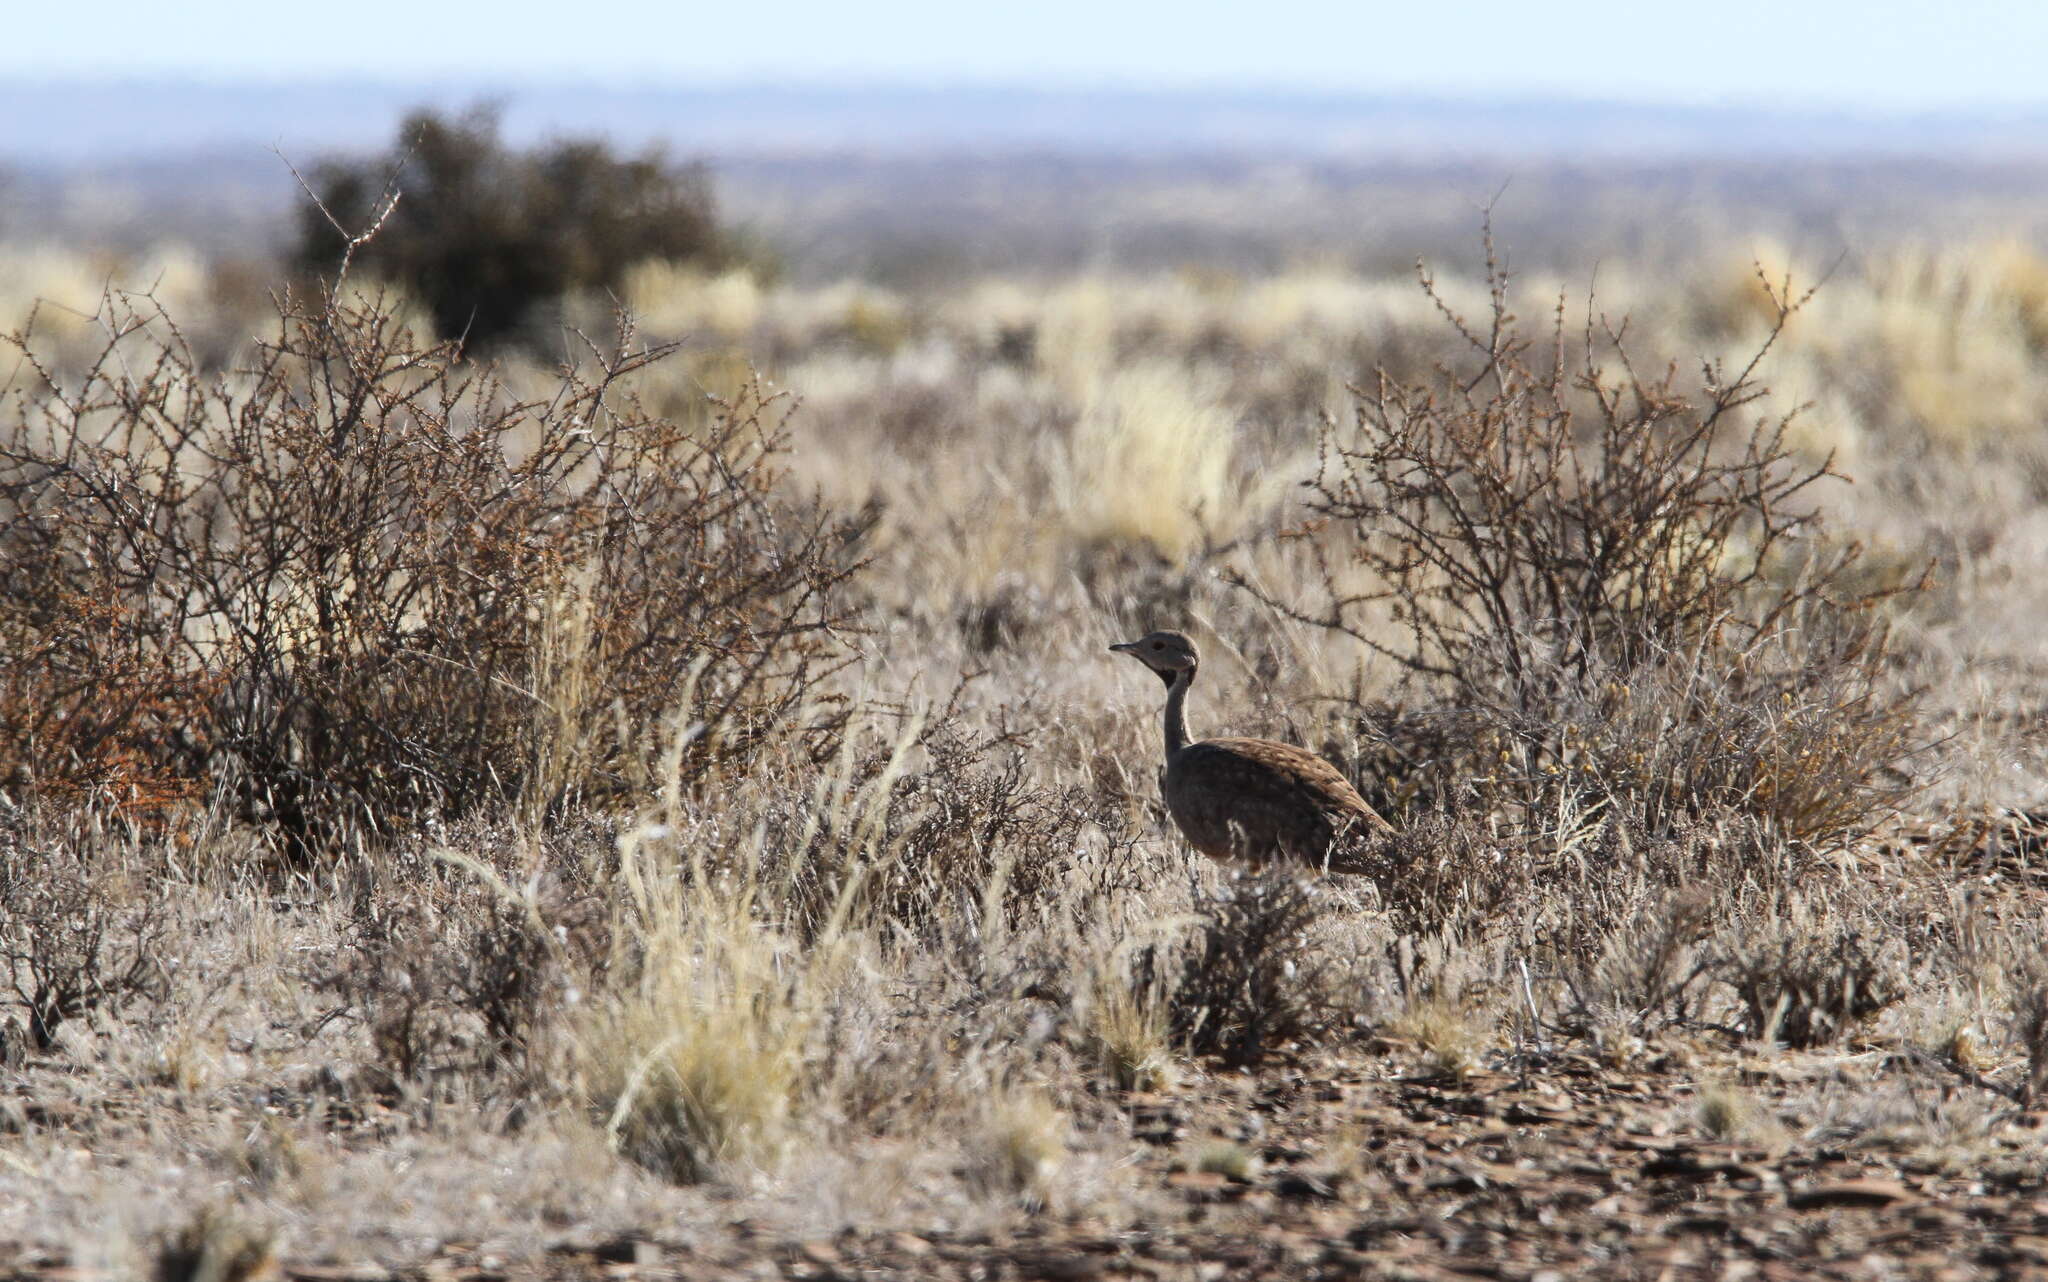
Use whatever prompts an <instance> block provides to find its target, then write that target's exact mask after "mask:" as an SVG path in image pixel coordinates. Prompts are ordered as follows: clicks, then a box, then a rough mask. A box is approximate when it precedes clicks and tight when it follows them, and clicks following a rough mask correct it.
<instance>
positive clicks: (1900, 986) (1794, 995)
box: [1717, 900, 1907, 1049]
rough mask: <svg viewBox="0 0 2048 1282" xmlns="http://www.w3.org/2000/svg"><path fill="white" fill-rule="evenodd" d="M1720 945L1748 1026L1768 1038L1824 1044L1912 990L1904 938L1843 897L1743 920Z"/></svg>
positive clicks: (1797, 1044) (1797, 904) (1724, 972)
mask: <svg viewBox="0 0 2048 1282" xmlns="http://www.w3.org/2000/svg"><path fill="white" fill-rule="evenodd" d="M1717 948H1718V951H1719V952H1720V954H1721V956H1720V970H1721V972H1722V977H1723V978H1724V979H1725V980H1726V982H1727V983H1728V984H1729V985H1730V986H1732V988H1733V989H1734V991H1735V994H1736V996H1737V998H1738V999H1739V1000H1740V1001H1741V1003H1742V1010H1743V1015H1744V1020H1745V1028H1746V1031H1747V1032H1748V1033H1749V1035H1750V1036H1752V1037H1755V1038H1758V1039H1760V1040H1763V1041H1778V1042H1782V1043H1784V1044H1785V1045H1786V1046H1790V1047H1794V1048H1798V1049H1804V1048H1808V1047H1814V1046H1824V1045H1827V1044H1828V1043H1830V1042H1834V1041H1838V1040H1840V1039H1841V1038H1843V1037H1845V1036H1847V1035H1848V1034H1849V1033H1851V1032H1853V1031H1854V1030H1855V1029H1856V1028H1857V1027H1858V1026H1859V1025H1860V1024H1862V1023H1863V1022H1864V1021H1865V1020H1867V1019H1869V1018H1870V1017H1871V1016H1874V1015H1876V1014H1877V1013H1878V1012H1880V1011H1882V1010H1884V1009H1885V1008H1886V1007H1888V1006H1890V1005H1892V1004H1893V1003H1895V1002H1897V1001H1898V1000H1899V999H1900V998H1902V997H1904V996H1905V995H1906V993H1907V978H1906V970H1905V966H1904V959H1903V956H1902V953H1903V946H1902V944H1901V943H1900V941H1899V940H1898V939H1897V938H1896V937H1895V936H1893V935H1891V934H1890V932H1887V931H1885V930H1884V929H1883V928H1882V924H1881V923H1878V922H1874V921H1872V920H1869V919H1866V918H1864V917H1863V916H1862V915H1861V914H1858V913H1856V912H1854V911H1853V905H1846V904H1844V903H1842V902H1840V901H1839V900H1837V901H1834V902H1829V903H1824V904H1820V905H1809V904H1808V903H1806V902H1804V901H1795V902H1793V903H1792V904H1789V905H1787V906H1786V907H1785V909H1784V910H1783V911H1782V912H1780V913H1777V914H1773V916H1772V917H1770V918H1768V919H1766V920H1764V921H1759V922H1755V923H1745V922H1737V923H1736V924H1735V925H1734V926H1732V927H1731V928H1730V929H1728V930H1727V931H1724V932H1723V938H1722V939H1721V940H1720V941H1719V943H1718V944H1717Z"/></svg>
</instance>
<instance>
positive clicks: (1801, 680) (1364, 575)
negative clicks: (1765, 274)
mask: <svg viewBox="0 0 2048 1282" xmlns="http://www.w3.org/2000/svg"><path fill="white" fill-rule="evenodd" d="M1487 251H1488V253H1487V257H1488V278H1489V282H1490V285H1491V291H1492V305H1491V315H1490V316H1489V317H1487V318H1485V319H1484V320H1482V321H1481V322H1480V323H1478V324H1476V325H1475V324H1473V323H1472V322H1470V321H1468V320H1467V319H1466V318H1465V317H1463V316H1461V315H1459V314H1458V313H1457V312H1455V311H1454V310H1453V309H1452V308H1451V306H1450V305H1449V304H1448V303H1447V302H1446V301H1445V300H1444V298H1443V297H1442V295H1441V294H1439V293H1438V292H1437V290H1436V288H1435V285H1434V282H1433V281H1432V279H1431V278H1430V276H1429V275H1428V274H1427V273H1426V272H1424V273H1423V275H1422V287H1423V289H1424V290H1425V291H1426V292H1427V293H1428V295H1429V297H1430V298H1431V299H1432V300H1433V301H1435V302H1436V304H1437V306H1438V308H1439V310H1440V311H1441V312H1442V314H1443V316H1444V318H1445V321H1446V323H1447V324H1448V325H1449V326H1450V327H1451V328H1452V329H1453V330H1454V331H1455V333H1456V334H1457V335H1458V336H1459V338H1460V339H1461V340H1462V341H1463V342H1464V343H1465V344H1466V345H1467V346H1468V347H1469V349H1470V350H1471V351H1472V352H1473V353H1475V354H1476V359H1474V360H1473V361H1470V362H1468V363H1467V367H1466V368H1452V367H1449V366H1445V367H1443V368H1441V369H1440V371H1439V374H1438V376H1437V378H1436V380H1435V381H1434V382H1431V383H1424V384H1409V383H1403V382H1400V381H1397V380H1396V379H1394V378H1393V377H1391V376H1389V375H1388V374H1386V373H1385V372H1384V371H1382V372H1381V373H1380V374H1379V375H1378V377H1377V378H1376V379H1375V380H1373V381H1372V382H1370V383H1368V384H1366V385H1364V386H1361V387H1357V388H1355V389H1354V391H1355V393H1356V399H1357V404H1356V413H1355V415H1354V417H1353V419H1352V421H1351V422H1350V423H1349V424H1344V425H1339V424H1337V423H1335V422H1330V423H1329V424H1328V425H1327V427H1326V431H1325V434H1324V440H1323V449H1322V455H1321V461H1320V465H1319V467H1318V470H1317V472H1316V474H1315V475H1314V476H1313V477H1312V478H1311V479H1310V480H1309V481H1308V483H1307V484H1308V486H1309V490H1310V497H1309V500H1308V507H1309V510H1310V513H1311V515H1312V518H1313V519H1312V520H1311V521H1310V522H1308V523H1307V524H1306V525H1304V526H1302V527H1300V528H1298V529H1295V530H1293V531H1291V532H1290V533H1289V534H1288V535H1287V536H1286V537H1288V538H1290V539H1292V540H1294V541H1296V542H1298V543H1299V544H1301V545H1302V546H1304V547H1305V548H1306V550H1307V551H1308V552H1309V553H1310V555H1311V557H1312V559H1313V561H1314V564H1315V565H1316V566H1317V568H1318V570H1319V573H1318V574H1316V575H1315V576H1314V577H1313V582H1314V586H1313V587H1312V588H1311V590H1310V592H1309V593H1308V595H1307V596H1306V597H1300V596H1296V595H1293V594H1290V593H1288V592H1286V591H1285V590H1268V589H1266V588H1262V587H1260V586H1258V585H1256V584H1253V583H1250V582H1240V586H1242V587H1244V588H1245V589H1246V590H1248V591H1250V592H1252V593H1253V594H1254V595H1256V596H1258V597H1259V598H1260V599H1261V600H1263V601H1265V602H1266V603H1267V604H1268V605H1271V606H1274V607H1276V608H1279V609H1281V610H1282V611H1283V612H1285V613H1286V614H1288V615H1289V616H1290V617H1292V618H1294V619H1296V620H1299V621H1302V622H1306V623H1309V624H1312V625H1315V626H1318V627H1321V628H1324V629H1328V630H1330V631H1332V632H1335V633H1341V634H1343V635H1346V636H1348V637H1350V638H1352V639H1354V640H1355V641H1357V642H1359V643H1361V644H1362V645H1363V646H1365V647H1366V648H1367V649H1368V650H1369V651H1371V652H1373V653H1375V654H1377V655H1379V656H1381V657H1383V658H1385V659H1387V660H1390V661H1391V662H1393V663H1394V664H1396V665H1397V666H1398V668H1399V669H1400V671H1401V672H1402V673H1403V674H1404V675H1405V676H1406V677H1407V678H1408V680H1409V682H1410V685H1411V688H1413V687H1415V686H1420V687H1421V688H1422V689H1423V690H1424V691H1425V695H1424V700H1425V702H1437V701H1440V702H1441V703H1442V704H1444V705H1448V707H1449V708H1450V709H1454V710H1455V715H1449V714H1448V713H1447V714H1445V715H1441V716H1431V717H1420V718H1415V717H1411V718H1407V719H1404V720H1401V721H1397V722H1396V723H1395V724H1394V725H1393V726H1391V727H1390V730H1391V731H1394V732H1402V731H1406V732H1416V731H1419V732H1421V733H1422V735H1423V739H1422V740H1421V741H1419V742H1416V743H1413V744H1409V743H1403V742H1401V741H1400V739H1399V738H1398V737H1396V735H1395V734H1391V733H1390V734H1383V735H1381V736H1380V737H1381V739H1382V741H1383V743H1384V745H1385V746H1384V747H1383V748H1382V749H1379V750H1378V751H1377V753H1376V755H1377V756H1378V757H1380V758H1382V759H1379V760H1374V761H1373V762H1372V763H1371V765H1372V767H1373V768H1374V770H1375V771H1377V770H1379V769H1380V768H1382V767H1384V768H1385V769H1386V770H1387V772H1388V773H1390V774H1391V775H1393V776H1394V777H1395V780H1396V782H1395V784H1394V785H1392V786H1391V787H1390V788H1389V789H1388V791H1390V792H1393V793H1395V794H1397V795H1406V796H1409V797H1417V796H1419V797H1422V798H1424V799H1428V798H1431V797H1435V798H1437V799H1443V798H1446V797H1454V798H1456V799H1459V800H1465V801H1469V800H1470V799H1471V797H1470V795H1469V791H1468V790H1469V788H1471V787H1477V788H1481V789H1483V790H1484V792H1485V793H1486V794H1487V797H1488V798H1489V800H1490V801H1493V802H1495V803H1501V802H1505V803H1508V804H1509V805H1511V806H1512V805H1519V806H1521V807H1523V808H1524V810H1525V812H1537V811H1541V810H1543V809H1544V808H1546V807H1549V806H1552V805H1554V804H1556V802H1557V799H1558V798H1559V797H1560V796H1570V797H1571V798H1573V799H1574V800H1575V802H1576V803H1577V804H1591V803H1593V802H1595V801H1599V802H1601V803H1603V804H1606V805H1610V806H1614V807H1616V808H1617V809H1618V810H1619V811H1621V812H1624V813H1626V814H1627V815H1628V816H1629V818H1630V819H1631V820H1632V821H1635V822H1639V823H1641V824H1643V825H1645V826H1646V827H1647V828H1648V829H1649V830H1651V831H1653V832H1657V831H1671V830H1673V829H1674V828H1675V827H1677V826H1681V825H1682V824H1684V823H1686V822H1689V821H1691V820H1694V819H1698V818H1701V817H1703V816H1708V815H1712V814H1715V813H1718V812H1721V811H1726V810H1734V811H1740V812H1745V813H1751V814H1755V815H1758V816H1760V817H1763V818H1765V819H1767V820H1768V821H1770V822H1771V823H1773V824H1774V825H1775V826H1776V828H1777V830H1778V831H1779V832H1780V833H1781V834H1782V835H1783V836H1785V837H1787V838H1791V839H1795V840H1800V841H1805V842H1810V843H1814V844H1817V845H1820V846H1828V845H1832V844H1839V843H1841V842H1844V841H1846V840H1848V839H1850V838H1852V837H1854V836H1856V835H1858V834H1860V833H1861V832H1863V831H1866V830H1867V828H1868V826H1869V825H1870V823H1871V822H1872V821H1873V819H1874V818H1875V817H1877V816H1879V815H1882V814H1884V813H1887V812H1888V811H1889V809H1890V808H1891V807H1892V806H1893V805H1894V804H1895V803H1896V802H1897V801H1898V800H1899V799H1900V798H1901V797H1902V796H1903V794H1904V792H1905V790H1906V787H1907V783H1906V781H1905V778H1904V776H1903V774H1902V773H1901V772H1900V770H1899V767H1900V766H1901V765H1902V764H1903V763H1904V761H1905V760H1906V759H1907V757H1908V756H1909V755H1910V754H1911V752H1912V751H1913V749H1914V746H1915V744H1914V738H1913V725H1912V704H1913V700H1912V697H1911V696H1910V694H1901V693H1896V692H1894V691H1893V690H1892V688H1891V687H1890V686H1889V685H1888V684H1887V682H1886V669H1887V663H1888V635H1887V633H1886V631H1885V629H1884V627H1883V625H1882V623H1881V622H1880V621H1879V620H1878V619H1877V618H1876V611H1875V610H1874V608H1873V607H1875V606H1877V605H1878V604H1879V603H1880V602H1881V601H1883V600H1884V599H1886V598H1887V597H1888V596H1891V595H1893V594H1895V593H1897V592H1900V591H1906V590H1910V589H1911V588H1912V587H1913V586H1914V585H1913V584H1912V583H1894V584H1890V585H1888V586H1882V587H1879V588H1875V589H1873V588H1871V587H1869V586H1868V583H1869V576H1868V575H1867V574H1866V573H1865V567H1863V566H1862V565H1861V564H1860V561H1859V550H1858V549H1857V548H1856V547H1855V546H1853V545H1837V544H1834V543H1831V542H1830V541H1829V540H1828V539H1827V537H1826V536H1825V532H1824V530H1823V529H1822V525H1821V518H1820V514H1819V512H1818V510H1817V508H1816V506H1815V495H1814V493H1813V491H1814V489H1815V487H1816V486H1817V485H1818V484H1819V483H1820V482H1822V481H1825V480H1829V479H1833V478H1835V477H1836V476H1837V474H1836V473H1835V472H1834V471H1833V470H1832V468H1831V466H1830V464H1829V462H1827V461H1823V462H1819V463H1805V462H1802V461H1801V460H1800V459H1799V458H1798V457H1797V456H1796V455H1795V453H1794V451H1793V449H1792V447H1791V446H1790V445H1789V444H1788V443H1787V426H1788V424H1789V422H1790V421H1791V418H1790V415H1780V416H1776V417H1771V416H1768V415H1766V416H1763V417H1759V418H1754V419H1752V418H1750V417H1748V416H1749V415H1750V414H1751V413H1753V412H1755V411H1756V409H1757V406H1758V402H1759V401H1760V399H1761V398H1762V397H1763V396H1764V395H1765V394H1766V389H1765V388H1764V387H1762V386H1761V385H1760V384H1759V383H1758V381H1757V371H1758V369H1759V366H1760V364H1761V362H1762V361H1763V359H1764V356H1765V355H1766V354H1767V353H1768V352H1769V350H1770V348H1771V346H1772V344H1773V342H1774V341H1775V340H1776V338H1777V336H1778V334H1779V332H1780V331H1782V329H1783V328H1784V326H1785V324H1786V323H1787V321H1788V320H1789V319H1790V318H1791V317H1792V315H1793V314H1794V313H1795V312H1796V311H1797V309H1798V308H1799V307H1800V306H1801V305H1802V304H1803V303H1804V302H1805V301H1806V299H1805V298H1795V297H1793V296H1792V294H1791V292H1790V289H1789V285H1787V286H1786V287H1784V288H1776V287H1773V288H1772V292H1771V297H1772V298H1773V300H1774V302H1775V321H1774V324H1773V326H1772V328H1771V330H1770V333H1769V335H1768V336H1767V337H1766V338H1765V340H1764V341H1763V343H1762V344H1761V345H1760V347H1759V348H1758V349H1757V351H1756V352H1755V354H1754V355H1753V356H1752V357H1751V358H1750V359H1749V361H1748V362H1747V363H1746V364H1745V365H1743V366H1742V367H1741V368H1739V369H1732V370H1731V369H1729V368H1726V367H1724V366H1723V365H1722V364H1720V363H1719V362H1709V363H1708V364H1707V365H1706V366H1705V368H1704V369H1703V371H1702V381H1701V385H1700V388H1699V390H1698V391H1697V392H1688V391H1686V390H1684V389H1682V388H1681V386H1680V380H1679V376H1678V372H1677V366H1676V365H1675V364H1673V365H1670V366H1667V367H1666V368H1665V369H1664V370H1663V372H1662V373H1661V374H1658V375H1656V376H1654V377H1653V376H1649V375H1646V374H1645V373H1644V372H1642V371H1641V370H1640V369H1639V367H1638V366H1637V365H1636V364H1635V363H1634V361H1633V360H1632V359H1631V358H1630V356H1629V354H1628V351H1627V348H1626V345H1625V343H1624V335H1625V331H1626V326H1625V324H1624V325H1620V326H1615V325H1610V324H1609V323H1608V322H1607V321H1606V320H1605V319H1604V318H1603V319H1601V320H1600V321H1599V322H1598V323H1597V324H1596V323H1595V321H1594V320H1593V318H1592V307H1591V304H1590V303H1589V304H1588V319H1587V323H1586V326H1585V329H1584V332H1583V334H1581V335H1578V336H1576V338H1575V339H1574V336H1571V335H1568V333H1567V326H1566V323H1565V306H1564V303H1563V302H1562V300H1560V302H1559V304H1558V306H1557V309H1556V314H1555V319H1554V321H1553V323H1552V325H1551V327H1550V333H1549V334H1548V335H1547V336H1545V337H1546V339H1547V341H1545V342H1543V343H1541V344H1540V345H1539V342H1538V340H1537V338H1536V337H1534V336H1532V335H1531V334H1530V333H1529V332H1528V331H1526V330H1525V329H1524V328H1523V327H1522V325H1521V324H1520V322H1519V321H1518V319H1517V318H1516V317H1515V315H1514V314H1513V313H1512V312H1511V311H1510V305H1509V289H1508V284H1509V275H1508V273H1507V272H1506V270H1505V269H1504V268H1502V267H1501V266H1500V265H1499V263H1498V261H1497V260H1496V259H1495V256H1494V254H1493V249H1492V241H1491V237H1490V233H1489V237H1488V240H1487ZM1767 284H1768V283H1767ZM1808 296H1809V297H1810V294H1809V295H1808ZM1575 342H1576V347H1577V351H1576V354H1574V344H1575ZM1359 703H1360V711H1361V712H1362V713H1364V712H1367V711H1368V709H1367V708H1366V706H1365V705H1364V704H1363V701H1362V700H1360V701H1359ZM1367 729H1368V731H1370V729H1371V727H1370V725H1368V727H1367ZM1368 737H1369V738H1370V737H1371V736H1370V733H1369V734H1368ZM1418 763H1419V764H1418ZM1418 770H1419V771H1421V772H1423V773H1424V774H1426V775H1427V776H1429V779H1428V781H1427V782H1426V783H1417V782H1414V781H1411V782H1409V783H1408V784H1407V785H1406V786H1405V787H1404V786H1403V785H1401V784H1400V782H1399V780H1400V777H1401V775H1402V774H1403V773H1404V772H1405V773H1409V774H1411V775H1412V774H1413V773H1414V772H1416V771H1418ZM1468 781H1469V782H1468Z"/></svg>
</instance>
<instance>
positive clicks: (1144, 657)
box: [1109, 632, 1202, 686]
mask: <svg viewBox="0 0 2048 1282" xmlns="http://www.w3.org/2000/svg"><path fill="white" fill-rule="evenodd" d="M1109 648H1110V649H1112V650H1116V651H1119V652H1121V653H1123V654H1128V655H1133V656H1135V657H1136V658H1137V659H1138V661H1139V662H1141V663H1143V664H1144V665H1145V666H1146V667H1148V668H1150V669H1152V671H1154V672H1156V673H1158V674H1159V679H1160V680H1161V681H1164V682H1165V683H1166V684H1167V685H1169V686H1170V685H1172V684H1173V681H1174V678H1175V677H1177V676H1179V675H1180V674H1181V673H1183V672H1193V671H1194V670H1195V666H1196V665H1197V664H1199V663H1200V662H1201V661H1202V656H1201V655H1200V654H1199V653H1198V652H1197V651H1196V650H1195V643H1194V642H1192V641H1190V640H1188V638H1187V634H1186V633H1184V632H1147V633H1146V634H1145V635H1144V636H1142V637H1139V638H1138V639H1137V640H1136V641H1119V642H1117V643H1116V644H1115V645H1113V646H1111V647H1109Z"/></svg>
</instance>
